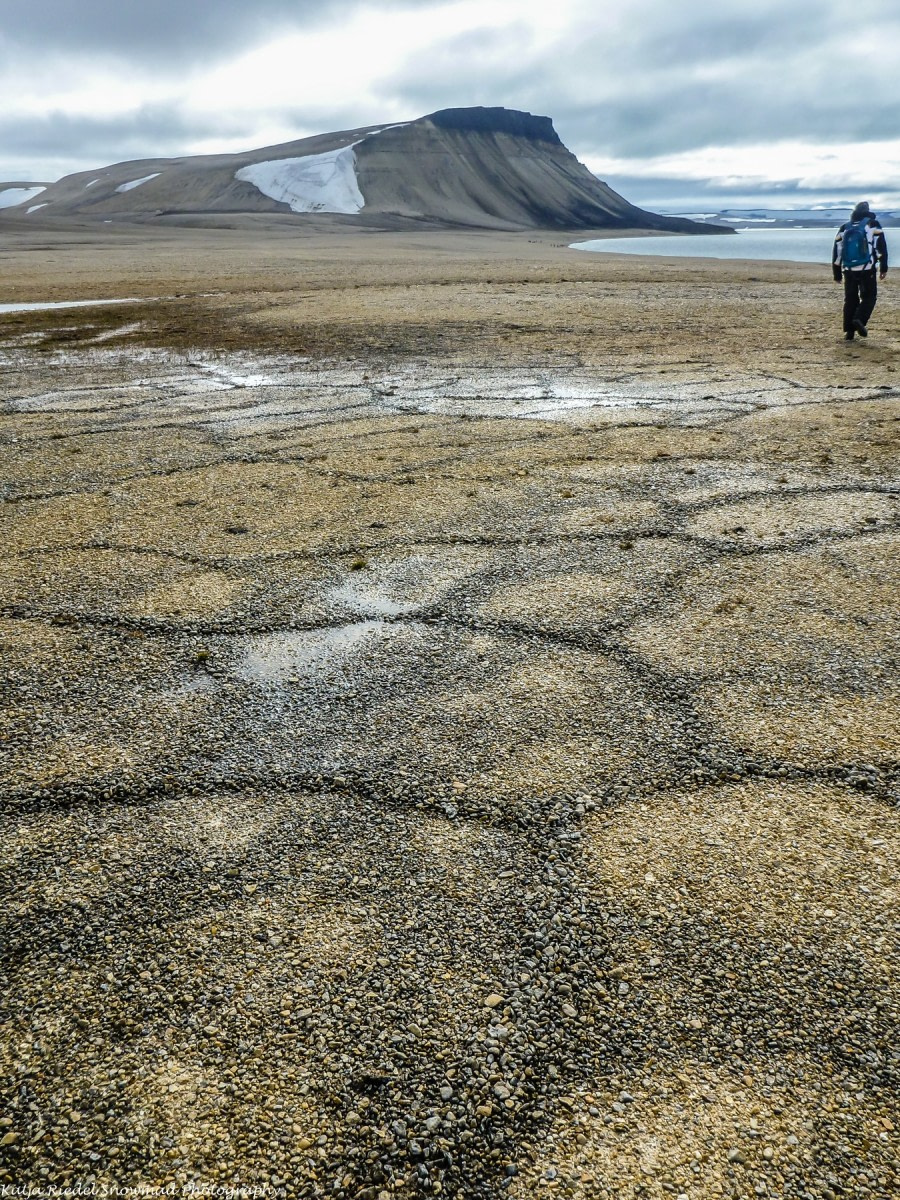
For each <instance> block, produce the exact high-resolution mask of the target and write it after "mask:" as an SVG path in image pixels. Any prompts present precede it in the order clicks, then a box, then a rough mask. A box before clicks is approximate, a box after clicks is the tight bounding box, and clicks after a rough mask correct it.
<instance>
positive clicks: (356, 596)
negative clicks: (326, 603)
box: [328, 583, 416, 617]
mask: <svg viewBox="0 0 900 1200" xmlns="http://www.w3.org/2000/svg"><path fill="white" fill-rule="evenodd" d="M328 599H329V600H332V601H335V602H337V603H338V604H346V605H347V607H348V608H354V609H356V611H357V612H359V613H370V614H372V616H376V617H399V616H402V615H403V614H404V613H410V612H412V611H413V610H414V609H415V608H416V605H415V603H408V602H407V603H404V602H403V601H402V600H394V599H392V598H391V597H390V596H386V595H385V594H384V592H379V591H377V590H376V589H375V588H372V587H366V586H364V585H363V584H357V583H342V584H341V585H340V586H339V587H336V588H333V589H332V591H331V592H329V594H328Z"/></svg>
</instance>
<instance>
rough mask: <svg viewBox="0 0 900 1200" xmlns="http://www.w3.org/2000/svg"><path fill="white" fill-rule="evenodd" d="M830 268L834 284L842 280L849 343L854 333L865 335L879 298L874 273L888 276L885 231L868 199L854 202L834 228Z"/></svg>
mask: <svg viewBox="0 0 900 1200" xmlns="http://www.w3.org/2000/svg"><path fill="white" fill-rule="evenodd" d="M831 269H832V271H833V272H834V281H835V283H840V282H841V280H842V279H843V281H844V337H845V338H846V340H847V341H848V342H852V341H853V338H854V336H855V335H856V334H857V333H858V334H859V336H860V337H868V336H869V330H868V329H867V328H866V326H867V325H868V323H869V317H871V315H872V309H873V308H874V307H875V301H876V300H877V299H878V284H877V282H876V279H875V273H876V271H877V272H878V274H879V276H880V277H881V278H882V279H884V277H885V275H887V269H888V252H887V242H886V241H885V238H884V231H883V230H882V228H881V225H880V224H879V222H878V218H877V217H876V216H875V214H874V213H873V212H872V211H871V210H870V208H869V204H868V201H867V200H862V201H861V202H860V203H859V204H857V206H856V208H854V210H853V212H852V214H851V216H850V220H849V221H847V222H845V224H843V225H842V226H841V227H840V229H839V230H838V231H837V236H836V237H835V239H834V251H833V253H832V256H831Z"/></svg>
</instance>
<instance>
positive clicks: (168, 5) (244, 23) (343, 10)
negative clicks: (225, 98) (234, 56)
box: [0, 0, 436, 66]
mask: <svg viewBox="0 0 900 1200" xmlns="http://www.w3.org/2000/svg"><path fill="white" fill-rule="evenodd" d="M434 3H436V0H380V4H379V7H382V8H422V7H425V8H427V7H429V6H431V5H433V4H434ZM364 4H365V0H78V2H77V3H73V0H25V2H24V3H23V0H0V40H2V41H3V42H6V44H7V48H8V49H13V50H15V51H17V52H22V51H26V52H27V51H38V52H40V51H47V50H64V51H66V52H69V53H71V52H77V53H82V54H86V55H89V56H102V55H115V56H117V57H121V58H125V59H128V60H131V61H135V62H141V61H160V60H162V61H163V62H165V61H168V62H172V63H173V64H174V63H185V62H194V63H196V64H197V65H198V66H202V65H208V62H209V58H210V55H213V56H215V55H218V54H221V53H223V52H225V51H229V50H234V49H237V48H240V47H242V46H247V45H249V44H253V43H254V42H256V41H258V40H261V39H262V38H264V37H266V36H267V35H270V34H273V33H277V32H279V31H281V30H284V29H288V28H302V27H308V26H314V25H322V24H327V23H329V22H332V21H334V20H336V19H338V18H340V17H342V16H344V15H346V14H347V13H348V12H351V11H352V10H353V9H356V8H360V7H363V6H364Z"/></svg>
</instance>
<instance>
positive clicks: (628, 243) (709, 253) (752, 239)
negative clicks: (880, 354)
mask: <svg viewBox="0 0 900 1200" xmlns="http://www.w3.org/2000/svg"><path fill="white" fill-rule="evenodd" d="M835 233H836V229H830V228H826V229H821V228H820V229H738V230H736V231H735V233H734V235H733V236H732V235H731V234H727V233H726V234H721V235H720V234H716V233H711V234H683V233H676V234H664V235H662V236H659V237H656V236H652V235H651V236H649V237H630V238H598V239H596V240H594V241H590V242H573V243H572V245H571V249H573V250H594V251H599V252H600V253H602V254H659V255H665V256H666V257H669V256H674V257H676V258H746V259H751V260H757V261H758V260H760V259H765V260H772V259H774V260H779V259H780V260H782V261H784V262H815V263H822V264H823V265H824V266H828V265H829V264H830V262H831V248H832V246H833V245H834V235H835Z"/></svg>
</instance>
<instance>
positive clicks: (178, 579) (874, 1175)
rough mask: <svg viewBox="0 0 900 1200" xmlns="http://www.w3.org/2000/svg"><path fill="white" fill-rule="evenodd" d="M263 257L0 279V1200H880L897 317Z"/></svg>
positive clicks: (826, 285) (781, 289) (681, 282)
mask: <svg viewBox="0 0 900 1200" xmlns="http://www.w3.org/2000/svg"><path fill="white" fill-rule="evenodd" d="M299 229H300V227H299V226H298V225H297V224H292V225H290V226H288V227H281V226H279V225H278V224H277V223H273V222H271V221H269V222H266V221H259V222H247V223H246V224H245V226H244V227H242V228H240V229H224V228H223V229H217V230H193V231H186V230H177V229H168V230H136V229H132V230H127V229H122V228H117V227H109V228H104V229H103V230H102V231H100V232H99V233H98V232H97V231H96V230H90V229H88V228H87V227H75V226H73V227H71V228H69V229H65V228H62V227H60V228H57V229H53V228H51V229H45V230H42V231H40V232H36V231H35V230H34V229H31V228H26V227H25V226H24V225H18V226H17V225H16V223H15V222H4V224H3V226H2V233H0V237H2V239H3V240H2V255H3V275H2V281H3V282H2V286H3V293H2V295H0V302H7V301H34V300H80V299H96V298H115V297H137V299H136V300H135V301H134V302H131V303H128V304H122V305H117V306H109V307H96V308H84V309H76V310H50V311H47V312H27V313H10V314H0V380H2V391H0V441H2V446H3V469H2V477H0V497H2V499H3V501H4V502H3V503H2V505H0V521H2V530H3V538H2V545H0V650H2V655H0V664H2V667H0V669H2V677H0V701H2V708H0V779H2V790H3V816H2V825H3V839H2V850H0V856H2V862H3V870H4V888H5V904H4V910H3V921H4V931H3V932H4V937H3V941H2V961H3V967H4V981H3V984H2V988H3V1009H4V1013H5V1017H4V1027H3V1031H4V1039H3V1049H2V1052H0V1053H2V1068H3V1069H2V1075H3V1077H4V1079H5V1081H6V1082H5V1087H4V1092H3V1099H2V1102H0V1182H5V1183H9V1184H17V1185H26V1184H27V1185H33V1186H36V1187H44V1188H49V1187H51V1186H56V1185H63V1184H67V1185H69V1186H75V1185H82V1186H89V1185H91V1184H94V1185H96V1186H97V1187H98V1188H99V1187H102V1186H104V1185H105V1186H108V1187H111V1186H113V1185H115V1186H118V1187H126V1186H132V1187H134V1186H136V1185H139V1184H140V1185H147V1186H149V1187H156V1188H163V1187H167V1186H169V1185H172V1186H174V1187H175V1189H176V1191H177V1192H178V1193H180V1192H181V1189H182V1188H183V1187H184V1186H186V1185H189V1184H190V1185H194V1186H195V1187H196V1188H198V1189H202V1188H208V1189H214V1188H216V1187H224V1186H226V1185H227V1186H232V1187H244V1188H257V1189H259V1193H258V1194H263V1189H268V1192H269V1194H271V1195H285V1196H298V1197H314V1196H315V1197H318V1196H326V1195H328V1196H335V1197H347V1198H349V1197H358V1198H360V1200H388V1198H393V1197H400V1198H404V1200H408V1198H412V1197H424V1196H438V1195H443V1196H450V1197H455V1198H457V1200H468V1198H470V1197H471V1198H473V1200H475V1198H482V1197H485V1198H488V1197H500V1196H504V1195H505V1196H511V1197H517V1198H520V1197H521V1198H524V1197H532V1196H541V1195H548V1196H549V1195H552V1194H554V1193H555V1194H558V1195H560V1196H570V1197H584V1198H593V1197H615V1198H617V1200H619V1198H621V1200H632V1198H635V1200H636V1198H639V1197H640V1198H644V1197H647V1198H657V1197H658V1198H663V1197H667V1196H672V1197H679V1198H681V1200H684V1198H685V1197H687V1198H688V1200H703V1198H705V1197H718V1196H726V1197H740V1198H742V1200H743V1198H744V1197H748V1198H751V1197H756V1196H761V1197H798V1198H800V1197H803V1198H807V1197H815V1198H817V1200H818V1198H821V1200H833V1198H835V1197H874V1198H877V1200H890V1198H893V1197H896V1196H897V1195H898V1194H900V1169H898V1155H897V1139H898V1136H900V1111H898V1093H897V1086H898V1067H900V1061H898V1038H897V1022H898V1008H900V989H898V982H897V980H898V976H897V966H898V958H900V942H898V931H900V906H898V866H897V857H896V845H897V838H898V832H900V814H898V811H897V800H898V792H897V781H898V772H897V757H898V742H900V730H898V720H897V712H898V705H897V701H898V687H897V678H898V675H897V620H896V617H897V606H896V598H897V585H898V569H897V557H898V556H897V528H898V509H900V501H898V493H897V487H896V474H895V470H896V461H897V457H896V456H897V446H898V437H897V407H896V400H897V380H896V369H897V364H898V361H900V357H898V351H900V312H898V303H897V300H896V298H895V291H894V288H893V285H892V281H891V280H889V281H888V282H887V284H886V285H884V286H883V288H882V296H881V299H880V302H879V305H878V308H877V309H876V313H875V316H874V318H873V320H872V323H871V336H870V337H869V338H868V340H867V341H865V342H860V341H857V342H854V343H850V344H847V343H845V342H844V341H843V340H841V335H840V330H839V307H840V295H839V289H838V288H837V287H836V286H835V285H834V284H833V283H832V282H831V280H830V277H829V273H828V270H827V268H822V269H820V268H816V267H811V266H802V265H785V264H781V265H775V264H754V263H745V264H742V263H715V262H703V261H695V262H688V261H678V260H665V259H633V258H606V257H605V256H601V255H588V254H579V253H577V252H574V251H570V250H568V249H566V244H567V242H568V241H570V240H574V235H573V237H571V238H566V237H564V236H561V235H488V234H483V235H480V234H472V233H466V234H463V233H459V234H449V233H438V232H433V231H432V232H428V231H423V232H421V233H409V234H404V235H399V234H388V233H379V232H377V231H366V232H358V231H357V232H356V233H353V232H351V231H350V230H348V229H347V228H344V227H341V226H340V225H339V224H338V223H333V224H331V225H328V224H325V223H321V224H320V225H319V226H312V227H310V228H309V229H308V231H307V232H305V233H301V232H299V231H298V230H299Z"/></svg>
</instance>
